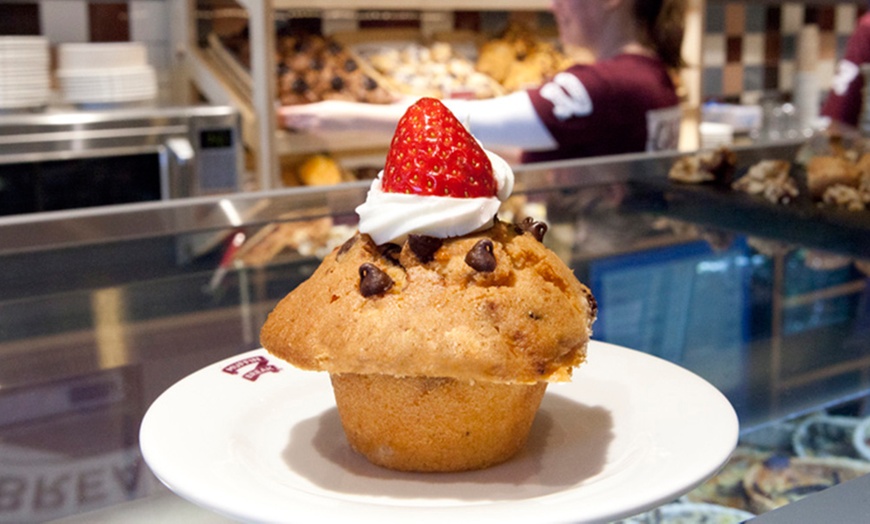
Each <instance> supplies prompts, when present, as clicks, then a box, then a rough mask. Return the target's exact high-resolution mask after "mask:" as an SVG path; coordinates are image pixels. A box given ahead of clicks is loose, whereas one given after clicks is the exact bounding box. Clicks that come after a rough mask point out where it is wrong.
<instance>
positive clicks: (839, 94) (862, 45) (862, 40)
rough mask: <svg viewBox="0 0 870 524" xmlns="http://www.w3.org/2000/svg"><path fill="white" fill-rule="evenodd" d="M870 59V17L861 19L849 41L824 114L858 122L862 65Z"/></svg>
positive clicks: (841, 119) (855, 123)
mask: <svg viewBox="0 0 870 524" xmlns="http://www.w3.org/2000/svg"><path fill="white" fill-rule="evenodd" d="M866 63H870V17H868V16H865V17H863V18H862V19H861V20H859V23H858V27H856V28H855V31H854V32H853V33H852V36H851V37H850V38H849V41H848V43H847V44H846V51H845V54H844V55H843V58H842V60H840V62H839V63H838V64H837V73H836V75H835V76H834V80H833V83H832V85H831V93H830V95H829V96H828V99H827V100H826V101H825V104H824V106H823V108H822V115H823V116H827V117H830V118H831V119H832V120H834V121H837V122H843V123H846V124H849V125H851V126H856V125H858V119H859V118H860V115H861V109H862V106H863V101H864V100H863V98H864V95H863V88H864V77H863V76H862V74H861V65H862V64H866Z"/></svg>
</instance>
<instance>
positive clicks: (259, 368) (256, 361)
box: [222, 356, 281, 382]
mask: <svg viewBox="0 0 870 524" xmlns="http://www.w3.org/2000/svg"><path fill="white" fill-rule="evenodd" d="M254 365H256V367H255V368H254V369H252V370H250V371H248V372H247V373H245V374H244V375H242V378H244V379H247V380H250V381H251V382H253V381H255V380H257V379H258V378H260V375H263V374H266V373H277V372H279V371H281V368H279V367H277V366H275V365H273V364H270V363H269V360H268V359H267V358H266V357H263V356H256V357H248V358H243V359H242V360H237V361H235V362H233V363H232V364H230V365H228V366H226V367H225V368H223V370H222V371H223V372H224V373H229V374H230V375H238V374H239V371H240V370H241V369H243V368H246V367H248V366H254Z"/></svg>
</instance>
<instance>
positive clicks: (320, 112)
mask: <svg viewBox="0 0 870 524" xmlns="http://www.w3.org/2000/svg"><path fill="white" fill-rule="evenodd" d="M412 102H413V100H412V101H408V100H406V99H403V100H400V101H398V102H396V103H394V104H366V103H362V102H348V101H344V100H325V101H323V102H315V103H313V104H300V105H292V106H282V107H281V108H279V109H278V119H279V122H280V124H281V125H282V126H284V127H286V128H288V129H296V130H300V131H306V132H308V133H312V134H328V133H334V132H340V131H365V132H389V133H392V131H393V130H394V129H395V127H396V123H397V122H398V121H399V118H401V116H402V115H403V114H404V112H405V110H406V109H407V108H408V106H409V105H410V104H411V103H412Z"/></svg>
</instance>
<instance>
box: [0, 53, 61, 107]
mask: <svg viewBox="0 0 870 524" xmlns="http://www.w3.org/2000/svg"><path fill="white" fill-rule="evenodd" d="M50 68H51V66H50V63H49V54H48V40H46V39H45V38H42V37H39V36H0V109H25V108H31V107H40V106H44V105H46V104H47V103H48V99H49V95H50V92H51V81H50V74H49V72H50Z"/></svg>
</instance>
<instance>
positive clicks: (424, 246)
mask: <svg viewBox="0 0 870 524" xmlns="http://www.w3.org/2000/svg"><path fill="white" fill-rule="evenodd" d="M443 244H444V240H442V239H440V238H435V237H430V236H428V235H408V247H410V248H411V252H412V253H414V254H415V255H417V260H419V261H420V262H422V263H424V264H425V263H427V262H432V260H434V259H435V252H436V251H438V250H439V249H441V246H442V245H443Z"/></svg>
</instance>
